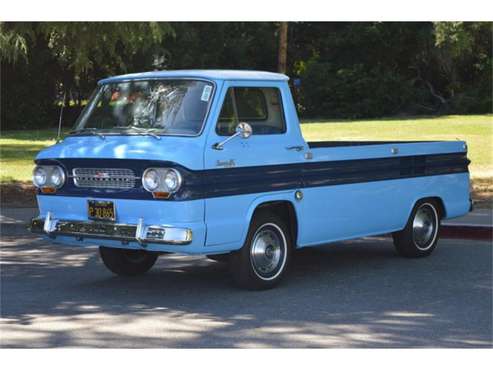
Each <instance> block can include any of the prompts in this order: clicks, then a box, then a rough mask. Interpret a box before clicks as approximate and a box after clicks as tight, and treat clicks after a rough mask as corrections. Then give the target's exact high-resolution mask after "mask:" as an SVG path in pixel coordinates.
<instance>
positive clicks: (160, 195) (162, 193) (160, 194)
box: [152, 191, 170, 199]
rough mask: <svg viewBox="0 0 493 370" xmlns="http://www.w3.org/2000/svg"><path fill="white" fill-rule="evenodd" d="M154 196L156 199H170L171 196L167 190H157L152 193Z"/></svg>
mask: <svg viewBox="0 0 493 370" xmlns="http://www.w3.org/2000/svg"><path fill="white" fill-rule="evenodd" d="M152 196H153V197H154V198H155V199H168V198H169V196H170V193H168V192H165V191H155V192H154V193H152Z"/></svg>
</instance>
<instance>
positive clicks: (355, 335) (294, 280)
mask: <svg viewBox="0 0 493 370" xmlns="http://www.w3.org/2000/svg"><path fill="white" fill-rule="evenodd" d="M0 251H1V306H0V307H1V331H0V345H1V346H2V347H64V346H71V347H76V346H84V347H188V348H195V347H238V348H247V347H256V348H259V347H491V346H492V317H491V312H492V298H491V296H492V295H491V294H492V283H491V277H492V276H491V266H492V262H491V257H492V253H491V251H492V248H491V246H490V244H489V243H485V242H469V241H451V240H442V241H441V242H440V245H439V247H438V248H437V250H436V253H434V254H433V255H432V256H430V257H429V258H425V259H403V258H400V257H398V256H397V255H396V253H395V252H394V250H393V248H392V244H391V242H390V241H389V240H388V239H385V238H371V239H360V240H356V241H351V242H345V243H336V244H333V245H330V246H327V247H324V248H318V249H306V250H300V251H297V252H296V254H295V264H294V266H293V268H292V271H291V274H290V276H289V278H288V279H287V280H286V281H284V282H283V284H282V285H280V286H279V287H277V288H276V289H273V290H268V291H243V290H239V289H237V288H235V287H234V286H233V285H232V283H231V280H230V278H229V274H228V268H227V265H226V264H223V263H217V262H214V261H211V260H208V259H206V258H203V257H187V256H179V255H164V256H162V257H160V259H159V260H158V263H157V264H156V266H155V267H154V268H153V269H152V270H151V271H150V272H149V273H148V274H146V275H144V276H140V277H136V278H121V277H116V276H113V275H111V274H110V273H109V272H108V271H107V270H106V269H105V268H104V266H103V265H102V263H101V261H100V260H99V256H98V254H97V249H96V248H87V249H80V248H72V247H67V246H55V245H52V244H50V243H49V242H46V241H42V240H40V239H35V238H32V237H22V236H21V237H6V236H2V247H1V249H0Z"/></svg>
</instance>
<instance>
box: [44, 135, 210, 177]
mask: <svg viewBox="0 0 493 370" xmlns="http://www.w3.org/2000/svg"><path fill="white" fill-rule="evenodd" d="M203 151H204V144H203V140H202V139H201V138H200V137H177V136H161V137H160V139H156V138H155V137H152V136H143V135H131V136H122V135H108V136H105V138H104V139H102V138H101V137H98V136H71V137H67V138H65V139H64V140H63V141H62V142H60V143H58V144H55V145H53V146H50V147H48V148H46V149H44V150H42V151H41V152H39V154H38V155H37V157H36V159H57V158H98V159H104V158H108V159H147V160H149V159H150V160H163V161H171V162H175V163H179V164H181V165H182V166H185V167H187V168H189V169H202V168H203V165H204V164H203V157H204V156H203Z"/></svg>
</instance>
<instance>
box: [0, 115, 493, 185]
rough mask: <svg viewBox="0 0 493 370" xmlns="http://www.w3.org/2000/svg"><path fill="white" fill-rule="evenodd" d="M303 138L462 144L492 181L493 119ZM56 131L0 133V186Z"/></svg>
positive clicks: (24, 177) (414, 123)
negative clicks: (466, 145)
mask: <svg viewBox="0 0 493 370" xmlns="http://www.w3.org/2000/svg"><path fill="white" fill-rule="evenodd" d="M302 131H303V135H304V137H305V139H306V140H309V141H317V140H435V139H436V140H455V139H460V140H465V141H467V143H468V146H469V158H470V159H471V160H472V164H471V167H470V170H471V175H472V177H474V178H492V177H493V158H492V140H493V115H477V116H445V117H439V118H410V119H408V118H404V119H398V118H391V119H379V120H362V121H325V120H324V121H316V120H314V121H306V122H304V123H303V125H302ZM55 137H56V130H55V129H52V130H33V131H4V132H2V134H1V136H0V182H3V183H8V182H13V181H30V179H31V171H32V168H33V158H34V156H35V155H36V153H37V152H38V151H39V150H41V149H43V148H44V147H46V146H48V145H51V144H54V143H55Z"/></svg>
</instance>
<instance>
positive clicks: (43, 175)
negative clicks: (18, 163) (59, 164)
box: [32, 166, 48, 188]
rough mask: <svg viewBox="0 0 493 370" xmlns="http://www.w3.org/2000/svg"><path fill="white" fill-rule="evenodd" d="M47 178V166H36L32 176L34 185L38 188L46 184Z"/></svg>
mask: <svg viewBox="0 0 493 370" xmlns="http://www.w3.org/2000/svg"><path fill="white" fill-rule="evenodd" d="M41 179H42V180H41ZM47 180H48V174H47V172H46V169H45V166H36V167H34V169H33V176H32V181H33V185H34V186H35V187H37V188H41V187H43V186H45V185H46V182H47Z"/></svg>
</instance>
